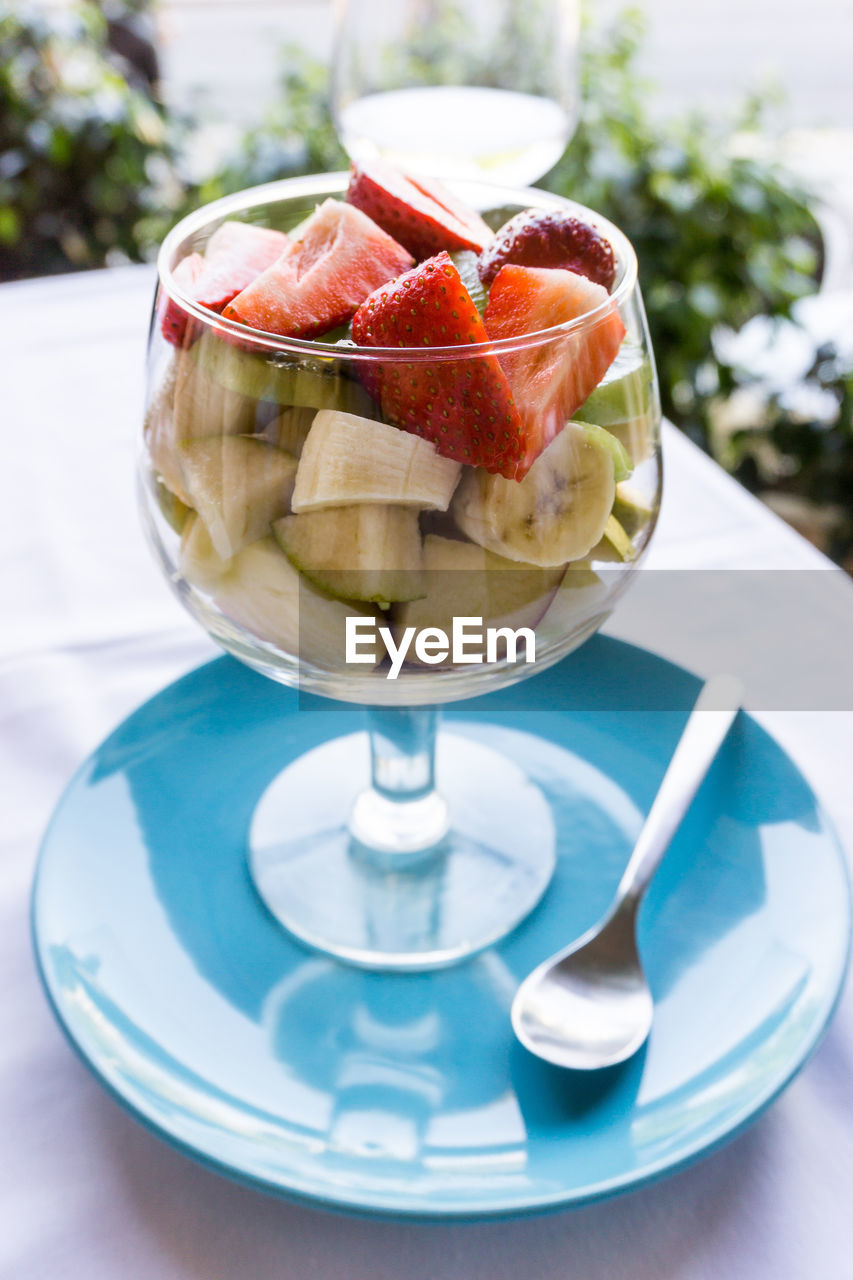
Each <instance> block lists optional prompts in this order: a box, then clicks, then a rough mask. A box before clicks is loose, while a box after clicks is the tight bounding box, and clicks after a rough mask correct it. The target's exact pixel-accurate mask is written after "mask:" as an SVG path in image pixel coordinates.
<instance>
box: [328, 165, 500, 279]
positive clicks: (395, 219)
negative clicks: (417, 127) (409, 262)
mask: <svg viewBox="0 0 853 1280" xmlns="http://www.w3.org/2000/svg"><path fill="white" fill-rule="evenodd" d="M347 200H348V201H349V203H350V204H352V205H355V206H356V207H357V208H359V209H361V210H362V211H363V212H364V213H366V214H367V216H368V217H369V218H372V219H373V221H374V222H376V223H378V224H379V226H380V227H382V228H383V229H384V230H385V231H387V232H388V234H389V235H392V236H393V237H394V239H395V240H396V241H398V243H399V244H401V245H403V246H404V247H405V248H406V249H408V250H409V252H410V253H411V254H413V255H414V257H415V258H416V259H417V260H418V261H420V260H421V259H422V258H431V257H432V256H433V255H434V254H436V253H440V252H441V250H442V249H448V250H450V249H472V250H473V251H474V252H475V253H479V252H480V251H481V250H482V249H483V248H485V246H486V245H487V244H488V243H489V241H490V240H491V239H492V237H493V232H492V230H491V228H490V227H488V226H487V225H486V223H485V222H484V221H483V219H482V218H481V217H480V215H479V213H477V212H476V211H475V210H474V209H471V208H470V207H469V206H468V205H466V204H465V203H464V202H463V201H461V200H459V199H458V198H457V197H456V196H454V195H453V193H452V192H451V191H448V189H447V187H445V186H444V185H443V184H442V183H440V182H437V181H436V180H435V179H434V178H423V177H420V176H419V175H418V174H414V173H408V174H405V173H401V172H400V170H399V169H395V168H394V167H393V165H390V164H387V163H386V162H385V161H383V160H370V161H368V162H365V163H363V164H358V165H353V166H352V169H351V171H350V182H349V188H348V190H347Z"/></svg>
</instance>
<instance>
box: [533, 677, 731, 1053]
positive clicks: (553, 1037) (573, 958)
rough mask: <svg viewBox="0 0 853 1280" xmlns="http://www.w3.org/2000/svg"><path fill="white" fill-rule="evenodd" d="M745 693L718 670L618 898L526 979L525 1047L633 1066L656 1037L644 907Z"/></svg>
mask: <svg viewBox="0 0 853 1280" xmlns="http://www.w3.org/2000/svg"><path fill="white" fill-rule="evenodd" d="M742 694H743V690H742V687H741V685H740V682H739V681H737V680H735V679H734V678H733V677H731V676H717V677H715V678H714V679H712V680H709V681H708V683H707V684H706V685H705V686H704V688H703V689H702V692H701V693H700V695H699V698H698V700H697V702H696V705H695V706H694V708H693V710H692V711H691V713H690V717H689V719H688V721H687V724H686V725H685V728H684V732H683V733H682V735H681V737H680V739H679V741H678V746H677V747H676V749H675V754H674V755H673V757H672V760H671V761H670V763H669V767H668V768H667V771H666V773H665V774H664V778H663V782H662V783H661V785H660V790H659V791H658V793H657V795H656V796H655V799H654V803H653V804H652V807H651V809H650V810H649V816H648V817H647V818H646V821H645V823H644V825H643V829H642V831H641V832H640V836H639V839H638V840H637V843H636V845H635V846H634V851H633V853H632V854H631V857H630V859H629V861H628V865H627V867H626V868H625V872H624V874H623V876H622V879H621V880H620V882H619V888H618V889H617V891H616V897H615V899H614V900H613V903H612V905H611V907H610V910H609V911H608V912H607V914H606V916H605V917H604V919H603V920H601V921H599V923H598V924H597V925H594V926H593V928H592V929H590V930H589V931H588V932H587V933H584V934H582V935H581V937H580V938H578V939H576V941H574V942H572V943H571V944H570V945H569V946H568V947H565V948H564V949H563V950H562V951H558V952H557V954H556V955H554V956H551V958H550V959H549V960H546V961H544V963H543V964H540V965H539V966H538V967H537V968H536V969H534V970H533V972H532V973H531V974H530V975H529V976H528V977H527V978H525V980H524V982H522V984H521V986H520V987H519V988H518V991H517V992H516V995H515V999H514V1000H513V1002H512V1025H513V1028H514V1030H515V1034H516V1035H517V1036H518V1038H519V1040H520V1041H521V1043H522V1044H523V1045H524V1046H525V1047H526V1048H527V1049H529V1050H530V1052H531V1053H535V1054H537V1055H538V1056H539V1057H540V1058H544V1059H545V1060H546V1061H547V1062H553V1063H554V1064H555V1065H556V1066H558V1067H572V1068H574V1069H575V1070H580V1071H590V1070H594V1069H596V1068H599V1067H610V1066H613V1065H614V1064H615V1063H617V1062H624V1060H625V1059H626V1058H629V1057H630V1056H631V1055H632V1054H633V1053H636V1052H637V1050H638V1049H639V1048H640V1046H641V1045H642V1044H643V1043H644V1041H645V1040H646V1037H647V1036H648V1034H649V1031H650V1030H651V1025H652V1013H653V1004H652V995H651V992H650V991H649V987H648V983H647V982H646V978H645V974H644V973H643V966H642V964H641V962H640V957H639V954H638V951H637V939H636V921H637V909H638V907H639V905H640V902H641V901H642V898H643V895H644V893H645V891H646V889H647V888H648V886H649V882H650V881H651V878H652V876H653V875H654V873H655V872H656V871H657V869H658V865H659V863H660V860H661V858H662V857H663V855H664V853H665V852H666V850H667V848H668V846H669V843H670V841H671V840H672V837H673V836H674V835H675V832H676V831H677V830H678V827H679V826H680V825H681V820H682V819H683V817H684V815H685V814H686V813H687V810H688V809H689V808H690V804H691V801H692V800H693V797H694V796H695V795H696V792H697V791H698V790H699V786H700V784H701V782H702V779H703V778H704V777H705V774H706V773H707V772H708V769H709V768H710V766H711V763H712V761H713V759H714V757H715V756H716V754H717V752H718V751H719V749H720V747H721V745H722V743H723V739H724V738H725V736H726V734H727V733H728V731H729V729H730V728H731V725H732V721H733V720H734V718H735V716H736V715H737V712H738V707H739V706H740V701H741V697H742Z"/></svg>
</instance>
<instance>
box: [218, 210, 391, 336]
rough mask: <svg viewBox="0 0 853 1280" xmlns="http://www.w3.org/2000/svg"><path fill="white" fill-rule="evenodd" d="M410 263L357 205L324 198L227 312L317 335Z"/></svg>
mask: <svg viewBox="0 0 853 1280" xmlns="http://www.w3.org/2000/svg"><path fill="white" fill-rule="evenodd" d="M411 265H412V259H411V257H410V256H409V254H408V253H407V252H406V250H405V249H404V248H402V247H401V246H400V245H399V244H398V243H397V242H396V240H392V239H391V237H390V236H389V235H386V234H385V232H384V231H382V230H380V228H379V227H377V225H376V223H375V222H371V220H370V218H368V217H366V216H365V214H363V213H361V211H360V210H358V209H356V208H354V207H353V206H352V205H348V204H343V203H342V202H341V201H339V200H326V201H324V203H323V204H321V205H320V207H319V208H318V209H317V210H316V211H315V212H314V214H312V216H311V217H310V218H309V219H308V221H307V222H306V224H305V226H304V227H303V228H302V232H301V239H299V240H297V241H294V242H293V243H292V244H291V245H290V247H289V248H288V249H287V251H286V252H285V253H284V254H282V256H281V257H280V258H279V260H278V261H277V262H276V263H274V265H273V266H271V267H269V268H268V270H266V271H264V272H263V274H262V275H260V276H258V278H257V279H256V280H255V281H253V283H252V284H250V285H249V286H248V288H247V289H244V290H243V292H242V293H239V294H238V295H237V297H236V298H234V300H233V301H232V302H230V303H229V304H228V306H227V307H226V308H225V310H224V312H223V314H224V315H225V316H227V317H228V318H229V319H231V320H238V321H239V322H240V323H241V324H246V325H249V326H250V327H251V328H253V329H261V330H264V331H265V332H267V333H278V334H282V335H286V336H289V337H293V338H316V337H319V336H320V335H321V334H324V333H327V332H328V330H329V329H334V328H335V327H336V326H337V325H341V324H345V323H346V321H347V320H349V319H350V318H351V317H352V316H353V315H354V314H355V312H356V310H357V308H358V307H359V306H360V305H361V303H362V302H364V300H365V298H367V297H369V295H370V294H371V293H373V291H374V289H378V288H379V286H380V285H383V284H386V283H387V281H389V280H393V279H394V277H395V276H398V275H399V274H400V272H401V271H406V270H408V268H409V267H410V266H411Z"/></svg>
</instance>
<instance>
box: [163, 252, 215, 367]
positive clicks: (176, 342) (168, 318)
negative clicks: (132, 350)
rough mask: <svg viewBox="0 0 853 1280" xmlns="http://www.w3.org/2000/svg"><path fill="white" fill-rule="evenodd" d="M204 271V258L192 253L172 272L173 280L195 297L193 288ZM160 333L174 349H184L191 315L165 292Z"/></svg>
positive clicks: (184, 291)
mask: <svg viewBox="0 0 853 1280" xmlns="http://www.w3.org/2000/svg"><path fill="white" fill-rule="evenodd" d="M202 271H204V258H203V257H202V256H201V254H200V253H190V254H188V255H187V256H186V258H182V259H181V261H180V262H179V263H178V265H177V266H176V267H175V268H174V269H173V271H172V279H173V280H174V282H175V284H176V285H177V286H178V288H179V289H181V291H182V292H183V293H185V294H187V295H188V296H189V297H193V296H194V295H193V287H194V285H195V283H196V281H197V280H198V278H199V276H200V275H201V273H202ZM159 310H160V331H161V333H162V334H163V337H164V338H165V339H166V341H167V342H171V344H172V346H173V347H182V346H183V345H184V339H185V337H186V334H187V322H188V321H189V315H188V314H187V312H186V311H185V310H184V309H183V307H182V306H181V304H180V303H179V302H177V301H176V300H175V299H174V298H170V297H169V295H168V293H166V292H165V291H164V292H163V293H161V295H160V304H159Z"/></svg>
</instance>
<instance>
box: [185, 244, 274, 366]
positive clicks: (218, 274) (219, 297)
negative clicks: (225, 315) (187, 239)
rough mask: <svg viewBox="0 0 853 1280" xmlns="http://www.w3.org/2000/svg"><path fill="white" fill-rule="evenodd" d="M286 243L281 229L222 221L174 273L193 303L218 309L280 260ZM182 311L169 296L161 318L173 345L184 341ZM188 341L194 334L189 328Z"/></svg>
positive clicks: (214, 309)
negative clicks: (204, 244)
mask: <svg viewBox="0 0 853 1280" xmlns="http://www.w3.org/2000/svg"><path fill="white" fill-rule="evenodd" d="M289 244H290V239H289V237H288V236H286V235H285V234H284V232H283V231H272V230H270V229H269V228H268V227H255V226H252V225H251V223H248V222H223V223H222V226H221V227H218V228H217V230H216V231H214V233H213V235H212V236H211V237H210V240H209V241H208V243H207V248H206V249H205V251H204V257H202V256H201V254H199V253H191V254H189V255H188V256H187V257H186V258H184V259H182V261H181V262H179V263H178V265H177V267H175V270H174V271H173V273H172V274H173V276H174V279H175V281H176V282H177V283H178V284H179V285H180V286H181V288H182V289H183V290H184V292H185V293H187V294H188V295H189V296H190V297H191V298H192V299H193V301H194V302H197V303H198V304H199V306H201V307H207V309H208V311H216V312H220V311H221V310H222V308H223V307H224V306H225V305H226V303H228V302H230V301H231V299H232V298H234V297H236V295H237V294H238V293H240V292H241V291H242V290H243V289H245V287H246V285H247V284H250V283H251V281H252V280H254V279H255V277H256V276H259V275H260V274H261V272H262V271H265V270H266V268H267V267H268V266H270V264H271V263H273V262H275V261H276V259H277V258H280V257H281V255H282V253H283V252H284V250H285V249H286V248H287V246H288V245H289ZM187 320H188V316H187V314H186V312H185V311H184V310H183V309H182V308H181V307H180V306H179V305H178V304H177V303H176V302H173V301H172V300H171V299H170V300H169V302H168V304H167V306H166V308H165V311H164V314H163V319H162V321H161V328H162V330H163V336H164V337H165V338H166V340H167V341H168V342H171V343H172V345H173V346H176V347H181V346H184V345H190V343H187V332H188V329H187ZM189 333H190V335H191V341H192V340H194V338H195V337H196V336H197V331H196V328H195V326H193V327H191V328H190V330H189Z"/></svg>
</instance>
